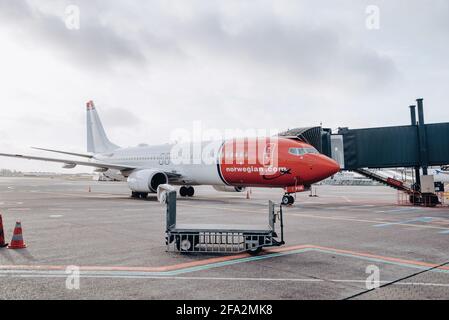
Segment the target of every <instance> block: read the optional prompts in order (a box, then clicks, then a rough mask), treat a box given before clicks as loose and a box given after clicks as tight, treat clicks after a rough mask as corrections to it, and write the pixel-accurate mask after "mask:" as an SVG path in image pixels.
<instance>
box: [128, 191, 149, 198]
mask: <svg viewBox="0 0 449 320" xmlns="http://www.w3.org/2000/svg"><path fill="white" fill-rule="evenodd" d="M131 198H134V199H146V198H148V193H147V192H134V191H133V192H132V193H131Z"/></svg>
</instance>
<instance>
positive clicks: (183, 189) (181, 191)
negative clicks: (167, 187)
mask: <svg viewBox="0 0 449 320" xmlns="http://www.w3.org/2000/svg"><path fill="white" fill-rule="evenodd" d="M179 195H180V196H181V197H186V196H187V188H186V187H181V188H179Z"/></svg>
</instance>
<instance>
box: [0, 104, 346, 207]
mask: <svg viewBox="0 0 449 320" xmlns="http://www.w3.org/2000/svg"><path fill="white" fill-rule="evenodd" d="M191 147H192V145H191V144H187V145H186V144H184V145H183V144H165V145H158V146H147V145H140V146H138V147H131V148H120V147H119V146H117V145H116V144H114V143H112V142H111V141H110V140H109V139H108V137H107V136H106V133H105V131H104V129H103V125H102V124H101V121H100V118H99V116H98V113H97V110H96V108H95V106H94V103H93V102H92V101H89V102H88V103H87V153H73V152H66V151H59V150H54V149H43V148H36V149H39V150H42V151H48V152H54V153H59V154H65V155H71V156H77V157H82V158H85V160H79V161H78V160H72V159H57V158H47V157H37V156H29V155H20V154H7V153H0V156H3V157H13V158H20V159H29V160H41V161H50V162H59V163H63V168H66V169H70V168H74V167H76V166H78V165H80V166H89V167H95V168H96V171H97V172H112V173H119V174H120V175H122V176H123V177H124V178H126V179H127V182H128V186H129V188H130V189H131V191H132V197H134V198H146V197H147V196H148V194H149V193H156V192H157V188H158V186H159V185H161V184H172V185H180V186H181V188H180V190H179V194H180V196H182V197H192V196H193V195H194V193H195V190H194V187H193V186H196V185H211V186H213V187H214V188H215V189H216V190H217V191H226V192H242V191H244V190H245V188H246V187H265V188H266V187H269V188H283V189H285V195H284V196H283V198H282V203H283V204H292V203H293V202H294V197H293V196H291V194H292V193H295V192H300V191H304V190H307V187H308V186H310V185H311V184H313V183H316V182H319V181H321V180H324V179H326V178H328V177H330V176H332V175H334V174H335V173H337V172H339V171H340V166H339V165H338V163H337V162H335V161H334V160H332V159H331V158H328V157H326V156H324V155H322V154H319V152H318V151H317V150H316V149H315V148H313V147H312V146H311V145H309V144H307V143H305V142H303V141H301V140H298V139H297V138H286V137H271V138H265V137H264V138H245V139H232V140H225V141H215V142H208V143H207V144H206V143H201V144H200V147H201V148H203V149H202V150H203V151H204V149H205V152H203V153H202V154H200V156H201V157H204V154H206V157H205V158H207V159H200V161H198V159H196V157H197V156H196V154H195V152H193V153H191V152H190V151H191ZM193 149H195V145H193ZM186 150H187V152H186ZM254 154H255V157H254ZM186 160H188V161H186ZM205 160H207V161H205Z"/></svg>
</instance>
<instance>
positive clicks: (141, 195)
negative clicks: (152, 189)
mask: <svg viewBox="0 0 449 320" xmlns="http://www.w3.org/2000/svg"><path fill="white" fill-rule="evenodd" d="M146 198H148V193H146V192H141V193H140V199H146Z"/></svg>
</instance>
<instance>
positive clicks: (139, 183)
mask: <svg viewBox="0 0 449 320" xmlns="http://www.w3.org/2000/svg"><path fill="white" fill-rule="evenodd" d="M166 183H168V177H167V175H166V174H165V173H164V172H161V171H156V170H151V169H143V170H137V171H134V172H132V173H131V174H130V175H129V177H128V186H129V188H130V189H131V190H132V191H134V192H152V193H156V192H157V187H158V186H159V185H161V184H166Z"/></svg>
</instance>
